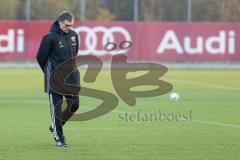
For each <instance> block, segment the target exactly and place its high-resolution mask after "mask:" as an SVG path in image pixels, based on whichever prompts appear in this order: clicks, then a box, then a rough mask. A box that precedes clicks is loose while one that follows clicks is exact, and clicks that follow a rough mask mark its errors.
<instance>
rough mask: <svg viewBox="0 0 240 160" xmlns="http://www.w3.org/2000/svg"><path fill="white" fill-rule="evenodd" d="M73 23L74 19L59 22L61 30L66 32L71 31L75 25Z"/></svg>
mask: <svg viewBox="0 0 240 160" xmlns="http://www.w3.org/2000/svg"><path fill="white" fill-rule="evenodd" d="M73 24H74V20H72V21H68V20H64V21H60V22H59V26H60V28H61V30H62V31H63V32H65V33H68V32H69V31H70V29H71V28H72V27H73Z"/></svg>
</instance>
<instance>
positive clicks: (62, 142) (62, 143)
mask: <svg viewBox="0 0 240 160" xmlns="http://www.w3.org/2000/svg"><path fill="white" fill-rule="evenodd" d="M57 147H68V145H67V143H66V142H65V141H64V140H58V141H57Z"/></svg>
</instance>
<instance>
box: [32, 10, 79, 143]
mask: <svg viewBox="0 0 240 160" xmlns="http://www.w3.org/2000/svg"><path fill="white" fill-rule="evenodd" d="M73 24H74V16H73V14H72V13H70V12H68V11H64V12H62V13H61V14H60V15H59V17H58V19H57V20H56V21H54V23H53V24H52V26H51V29H50V31H49V33H48V34H46V35H45V36H44V37H43V39H42V41H41V44H40V47H39V50H38V53H37V57H36V58H37V61H38V63H39V65H40V67H41V69H42V71H43V72H44V88H45V92H46V93H48V94H49V101H50V111H51V118H52V123H51V125H50V126H49V130H50V131H51V132H52V134H53V135H54V139H55V141H56V142H57V146H58V147H67V144H66V141H65V138H64V135H63V125H64V124H65V123H66V121H67V120H68V119H69V118H70V117H71V116H72V115H73V114H74V113H75V112H76V111H77V109H78V107H79V96H78V95H69V94H68V95H66V94H64V93H57V92H56V91H55V90H54V89H53V88H51V86H50V75H51V73H52V72H53V71H54V70H55V69H56V68H57V67H58V66H59V65H61V64H63V63H64V62H66V61H68V60H69V59H71V58H73V57H75V56H76V55H77V53H78V47H79V40H78V35H77V33H76V32H75V31H73V30H71V28H72V27H73ZM72 65H75V66H76V63H75V61H73V64H72ZM79 76H80V74H79V71H78V70H77V69H76V70H74V71H73V72H72V73H71V74H70V75H69V76H68V77H67V79H66V83H68V84H71V85H78V86H80V78H79ZM53 83H54V82H53ZM63 97H65V99H66V102H67V108H66V109H65V110H64V111H63V112H62V109H61V106H62V102H63Z"/></svg>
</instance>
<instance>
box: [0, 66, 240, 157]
mask: <svg viewBox="0 0 240 160" xmlns="http://www.w3.org/2000/svg"><path fill="white" fill-rule="evenodd" d="M81 75H82V77H83V76H84V72H83V73H82V74H81ZM0 76H1V79H0V127H1V128H0V137H1V138H0V160H56V159H59V160H60V159H65V160H77V159H87V160H117V159H119V160H125V159H126V160H135V159H136V160H140V159H142V160H155V159H161V160H237V159H240V96H239V95H240V71H238V70H173V69H169V71H168V72H167V73H166V74H165V75H164V76H163V77H162V78H163V79H165V80H166V81H168V82H170V83H172V84H173V86H174V91H177V92H178V93H179V94H180V95H181V98H180V100H179V101H178V102H170V101H169V100H168V95H169V94H167V95H164V96H159V97H154V98H138V99H137V104H136V106H134V107H130V106H128V105H127V104H126V103H124V102H123V101H122V100H121V99H120V101H119V104H118V106H117V108H116V109H115V110H114V111H112V112H110V113H108V114H106V115H104V116H101V117H99V118H97V119H93V120H90V121H84V122H69V123H68V124H67V125H66V126H65V127H64V128H65V136H66V138H67V142H68V144H69V147H68V148H57V147H56V146H55V142H54V141H53V138H52V135H50V133H49V131H48V126H49V124H50V113H49V102H48V96H47V95H46V94H45V93H44V92H43V76H42V73H41V71H40V69H0ZM82 85H85V86H86V87H90V86H91V87H97V88H98V89H102V90H105V91H109V92H112V93H114V94H115V95H117V94H116V93H115V92H114V90H113V86H112V83H111V80H110V70H108V69H104V70H102V71H101V73H100V75H99V77H98V78H97V81H96V83H93V84H86V83H82ZM98 104H99V101H97V100H95V99H93V98H88V97H80V108H79V110H78V112H79V113H81V112H85V111H87V110H91V108H94V107H96V105H98ZM159 110H160V111H161V112H162V113H173V114H180V113H189V111H190V110H191V120H190V119H188V120H186V121H167V120H165V121H126V119H121V118H120V117H121V114H122V113H125V112H128V113H137V112H138V111H141V112H142V113H146V114H150V113H153V112H154V113H155V112H158V111H159Z"/></svg>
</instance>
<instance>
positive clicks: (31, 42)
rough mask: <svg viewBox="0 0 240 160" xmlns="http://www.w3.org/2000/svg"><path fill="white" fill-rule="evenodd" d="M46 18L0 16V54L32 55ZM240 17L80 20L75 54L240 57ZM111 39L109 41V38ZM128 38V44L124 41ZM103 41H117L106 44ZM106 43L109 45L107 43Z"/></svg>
mask: <svg viewBox="0 0 240 160" xmlns="http://www.w3.org/2000/svg"><path fill="white" fill-rule="evenodd" d="M51 24H52V22H51V21H29V22H26V21H0V60H1V61H8V60H11V61H14V60H18V61H25V60H35V56H36V53H37V50H38V47H39V44H40V42H41V39H42V37H43V35H45V34H47V33H48V31H49V28H50V26H51ZM239 28H240V23H160V22H79V21H77V22H76V24H75V27H74V30H75V31H76V32H77V33H78V34H79V38H80V49H79V55H86V54H92V55H96V56H98V57H101V58H103V59H110V58H111V57H112V56H113V55H115V54H119V53H125V54H127V55H128V59H129V60H137V61H169V62H179V61H186V62H204V61H240V46H239V45H238V44H239V43H240V30H239ZM109 42H110V43H109ZM121 42H128V43H129V42H131V43H132V46H131V48H128V47H127V48H126V47H124V43H121ZM106 44H112V45H113V44H116V45H115V46H114V47H115V49H114V50H108V49H107V50H106V48H105V47H106ZM110 47H111V46H110Z"/></svg>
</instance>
